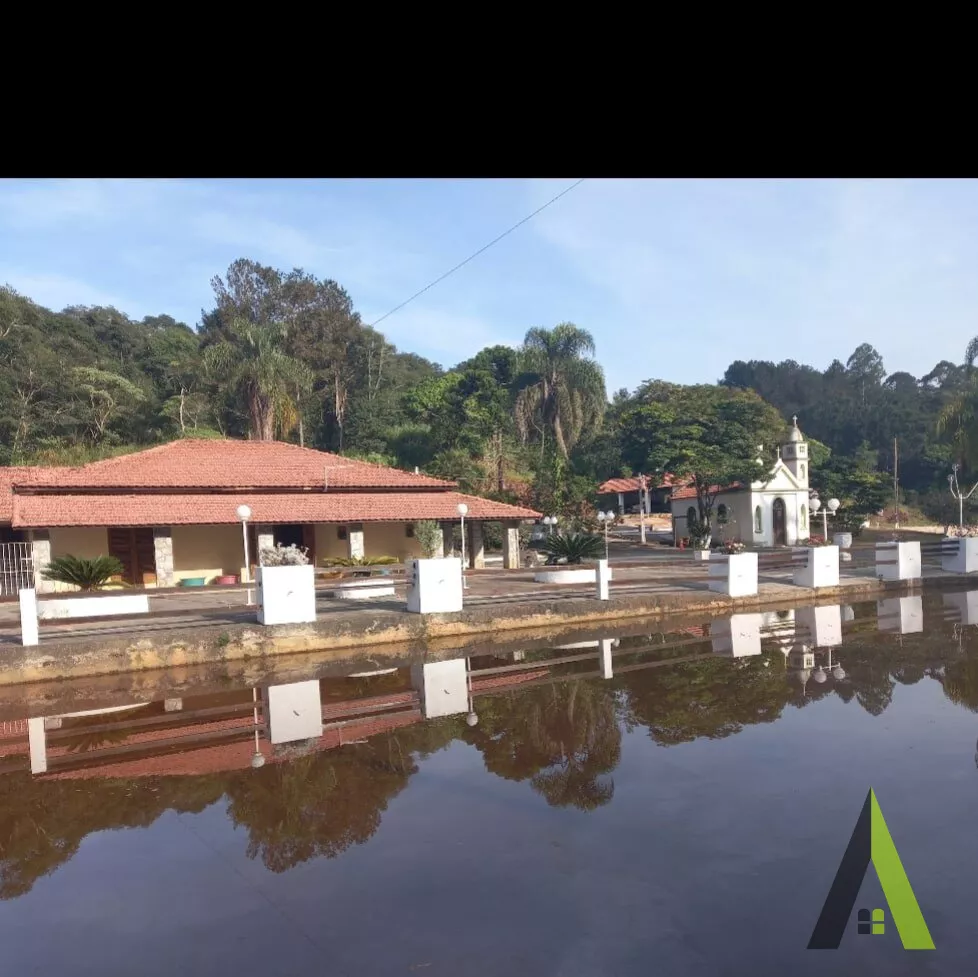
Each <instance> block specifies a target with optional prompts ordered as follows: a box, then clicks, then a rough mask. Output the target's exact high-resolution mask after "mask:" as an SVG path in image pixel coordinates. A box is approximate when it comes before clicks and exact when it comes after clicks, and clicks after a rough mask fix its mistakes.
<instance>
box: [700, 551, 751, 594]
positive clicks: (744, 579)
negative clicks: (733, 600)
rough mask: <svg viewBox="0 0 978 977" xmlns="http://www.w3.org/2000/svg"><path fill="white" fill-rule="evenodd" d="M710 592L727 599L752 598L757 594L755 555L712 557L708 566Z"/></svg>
mask: <svg viewBox="0 0 978 977" xmlns="http://www.w3.org/2000/svg"><path fill="white" fill-rule="evenodd" d="M708 569H709V574H710V590H712V591H713V592H714V593H717V594H726V595H727V596H728V597H752V596H753V595H755V594H756V593H757V554H756V553H731V554H730V555H729V556H714V557H713V558H712V559H711V560H710V564H709V568H708Z"/></svg>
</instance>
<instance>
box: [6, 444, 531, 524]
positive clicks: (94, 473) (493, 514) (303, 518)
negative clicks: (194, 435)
mask: <svg viewBox="0 0 978 977" xmlns="http://www.w3.org/2000/svg"><path fill="white" fill-rule="evenodd" d="M455 488H456V485H455V483H454V482H450V481H445V480H443V479H438V478H430V477H428V476H427V475H420V474H419V475H416V474H413V473H411V472H406V471H400V470H399V469H396V468H388V467H386V466H384V465H374V464H369V463H367V462H364V461H357V460H355V459H352V458H344V457H342V456H340V455H334V454H330V453H328V452H324V451H315V450H313V449H311V448H300V447H298V446H297V445H294V444H285V443H283V442H279V441H231V440H221V439H217V440H203V439H190V438H188V439H186V440H181V441H173V442H170V443H169V444H164V445H160V446H158V447H155V448H149V449H147V450H146V451H137V452H135V453H133V454H128V455H120V456H119V457H117V458H108V459H105V460H103V461H96V462H92V463H91V464H88V465H81V466H79V467H75V468H6V469H0V521H3V522H11V523H12V524H13V525H14V526H15V527H18V528H20V527H23V528H30V527H36V528H42V527H44V528H46V527H50V526H154V525H155V526H166V525H170V524H176V525H181V524H182V525H201V524H218V523H232V524H233V523H236V522H238V517H237V515H236V513H235V509H236V508H237V507H238V505H240V504H241V503H243V502H244V503H247V504H248V505H249V506H251V508H252V512H253V518H254V520H255V521H256V522H269V523H283V522H284V523H301V522H310V523H311V522H338V523H344V522H389V521H397V522H401V521H406V520H414V519H457V518H458V508H457V507H458V504H459V503H460V502H462V501H464V502H465V503H466V504H467V505H468V506H469V513H468V514H469V515H470V516H471V517H473V518H476V519H533V518H535V517H537V516H538V515H539V513H537V512H535V511H533V510H532V509H527V508H521V507H518V506H510V505H504V504H503V503H500V502H491V501H489V500H487V499H479V498H475V497H472V496H465V495H461V494H460V493H458V492H457V491H454V490H455Z"/></svg>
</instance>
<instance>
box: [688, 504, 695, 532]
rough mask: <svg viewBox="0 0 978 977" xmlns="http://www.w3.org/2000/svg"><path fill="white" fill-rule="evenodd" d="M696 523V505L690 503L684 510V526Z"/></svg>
mask: <svg viewBox="0 0 978 977" xmlns="http://www.w3.org/2000/svg"><path fill="white" fill-rule="evenodd" d="M695 525H696V506H693V505H691V506H690V507H689V508H688V509H687V510H686V528H687V529H689V528H690V527H691V526H695Z"/></svg>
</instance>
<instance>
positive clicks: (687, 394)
mask: <svg viewBox="0 0 978 977" xmlns="http://www.w3.org/2000/svg"><path fill="white" fill-rule="evenodd" d="M621 429H622V434H621V437H622V451H623V455H624V458H625V460H626V461H627V462H628V464H630V465H631V466H632V467H633V468H634V469H635V470H636V471H644V472H648V473H655V474H658V475H661V474H665V473H667V472H669V473H671V474H672V475H674V476H676V477H678V478H689V479H691V480H692V485H693V487H694V488H695V489H696V509H697V513H698V516H699V521H700V522H701V523H702V524H703V526H704V528H705V530H706V532H707V533H708V532H709V529H710V526H711V521H712V513H713V506H714V502H715V500H716V495H717V493H718V491H719V489H721V488H723V487H725V486H728V485H731V484H733V483H734V482H740V483H742V484H750V483H751V482H752V481H755V480H756V479H758V478H760V477H761V476H762V475H763V474H765V473H766V471H768V470H769V468H770V464H771V461H772V457H773V456H772V455H771V453H770V452H771V449H772V448H773V447H774V445H775V444H777V443H779V442H780V441H781V440H782V439H783V436H784V434H785V424H784V420H783V419H782V418H781V416H780V415H779V414H778V412H777V411H776V410H775V409H774V408H773V407H771V406H770V405H769V404H766V403H764V401H763V400H761V398H760V397H758V395H757V394H756V393H754V392H753V391H750V390H736V389H730V388H727V387H722V386H719V387H717V386H706V385H698V386H691V387H681V386H677V385H676V384H672V383H665V382H663V381H661V380H654V381H651V380H650V381H648V382H647V383H644V384H642V386H641V387H639V389H638V390H637V391H636V392H635V395H634V396H633V397H632V398H631V399H630V401H629V402H628V404H627V406H625V407H624V409H623V410H622V413H621ZM759 445H764V446H765V452H766V453H767V457H766V458H763V459H760V458H759V455H760V452H759V449H758V446H759ZM653 478H654V475H653Z"/></svg>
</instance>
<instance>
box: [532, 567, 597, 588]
mask: <svg viewBox="0 0 978 977" xmlns="http://www.w3.org/2000/svg"><path fill="white" fill-rule="evenodd" d="M533 579H534V580H535V581H536V582H537V583H553V584H569V583H577V584H581V583H595V582H596V581H597V579H598V570H597V567H573V568H569V567H568V568H560V567H548V568H547V569H545V570H537V571H536V573H534V574H533ZM608 579H609V580H610V579H611V570H610V569H609V570H608Z"/></svg>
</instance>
